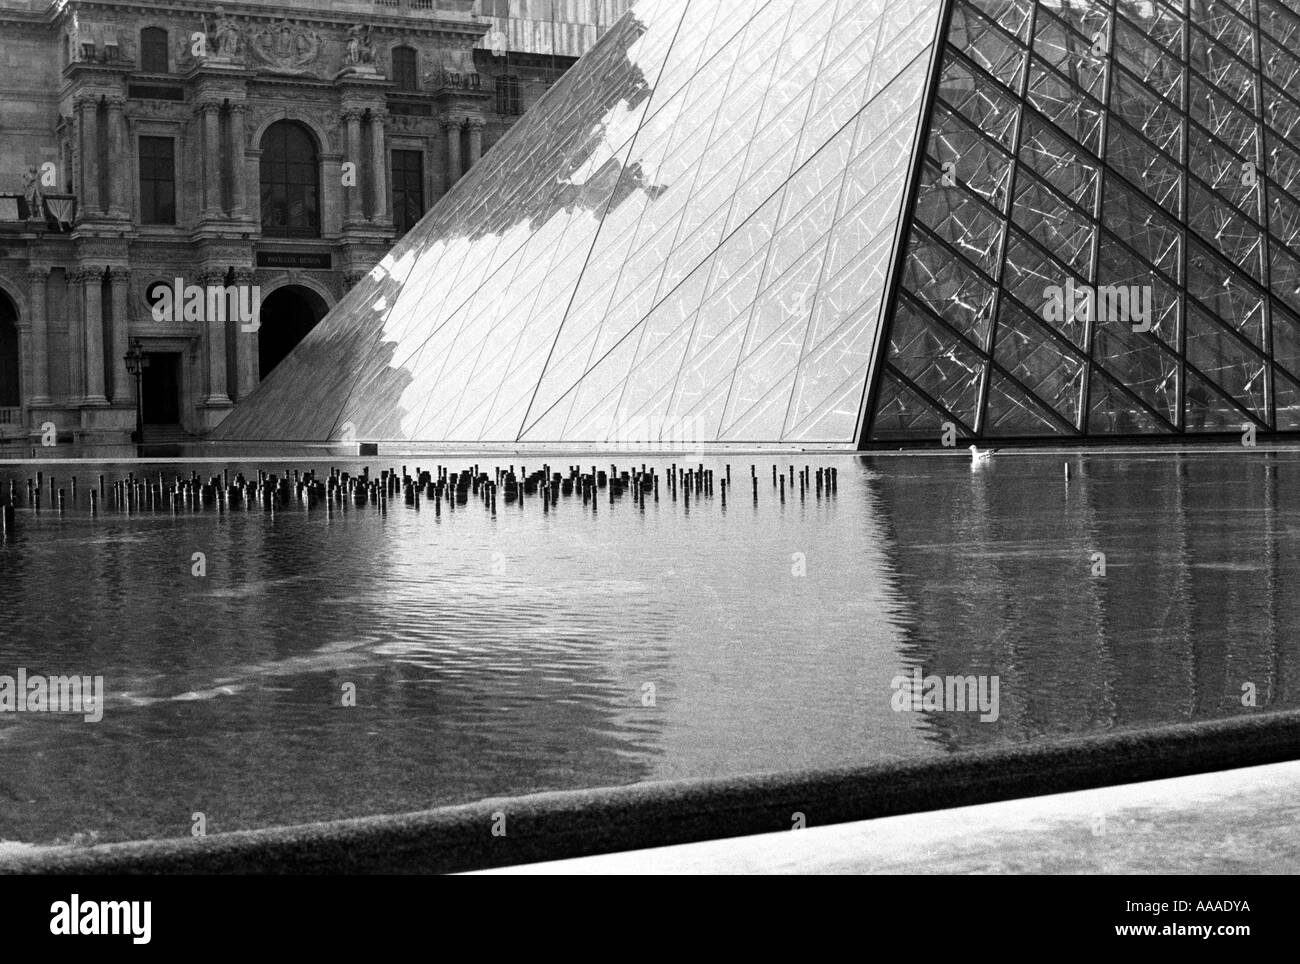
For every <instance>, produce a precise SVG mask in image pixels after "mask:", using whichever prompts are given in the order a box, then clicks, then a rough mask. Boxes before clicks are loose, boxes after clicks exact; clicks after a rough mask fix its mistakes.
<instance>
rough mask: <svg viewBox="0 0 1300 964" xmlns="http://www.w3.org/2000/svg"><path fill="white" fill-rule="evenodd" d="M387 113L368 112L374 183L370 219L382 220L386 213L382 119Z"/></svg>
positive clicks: (385, 161) (386, 171)
mask: <svg viewBox="0 0 1300 964" xmlns="http://www.w3.org/2000/svg"><path fill="white" fill-rule="evenodd" d="M387 116H388V115H387V114H385V113H384V112H382V111H376V110H372V111H371V112H370V152H371V153H370V169H371V172H372V175H373V184H374V191H375V194H374V206H373V207H372V208H371V210H370V219H371V220H372V221H379V222H384V221H388V220H389V215H388V147H387V145H386V143H385V141H384V121H385V120H386V119H387Z"/></svg>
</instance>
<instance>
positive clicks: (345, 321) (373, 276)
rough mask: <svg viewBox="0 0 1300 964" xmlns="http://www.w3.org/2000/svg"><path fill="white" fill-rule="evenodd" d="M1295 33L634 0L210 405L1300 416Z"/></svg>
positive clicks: (263, 427)
mask: <svg viewBox="0 0 1300 964" xmlns="http://www.w3.org/2000/svg"><path fill="white" fill-rule="evenodd" d="M936 38H942V42H940V43H936ZM1297 51H1300V15H1297V14H1296V13H1294V12H1292V11H1290V10H1289V9H1288V8H1287V7H1286V6H1285V5H1284V4H1283V3H1282V2H1281V0H1170V2H1158V0H729V2H726V3H718V2H716V0H642V2H641V3H639V4H638V5H637V6H636V7H634V8H633V10H632V11H630V12H629V14H628V15H627V16H626V17H624V18H623V19H622V20H621V21H620V22H619V23H618V24H617V25H616V26H615V27H613V28H612V29H611V30H610V31H609V33H607V34H606V36H605V37H604V38H603V39H602V40H601V42H600V43H598V44H597V45H596V47H595V48H593V49H592V50H591V51H590V52H589V53H588V54H587V55H586V56H585V57H583V59H582V60H580V61H579V62H578V64H577V65H575V67H574V68H573V69H572V70H571V71H570V72H569V73H568V74H567V75H566V76H565V78H564V79H563V80H562V81H561V82H560V83H559V84H557V85H556V86H555V87H554V88H553V89H552V90H551V91H550V92H549V93H548V94H547V96H546V97H545V98H544V99H543V100H542V101H541V102H540V103H539V104H538V105H537V106H536V107H535V108H534V109H533V110H531V111H530V112H529V113H528V115H526V116H525V117H524V118H523V119H522V120H521V121H520V123H519V124H517V125H516V126H515V128H513V129H512V130H511V132H510V133H509V134H508V135H507V136H506V137H505V138H504V139H503V140H502V141H501V142H500V143H499V144H498V145H496V146H495V147H494V148H493V149H492V150H491V151H490V152H488V154H487V155H486V156H485V157H484V158H483V160H482V161H481V162H480V163H479V164H478V165H477V166H476V167H475V168H474V169H473V170H472V171H471V172H470V173H469V174H468V175H467V176H466V177H465V178H464V179H463V180H462V181H461V182H460V183H459V184H457V186H456V187H455V189H454V190H453V191H452V192H451V193H450V194H449V195H448V196H447V197H445V198H444V199H443V200H442V201H440V202H439V203H438V204H437V205H436V206H435V207H434V208H433V209H432V210H431V211H430V212H429V214H428V215H426V217H425V218H424V219H423V220H422V221H421V222H420V223H419V224H418V225H417V226H416V227H415V228H414V229H413V230H412V231H411V232H410V233H409V234H408V235H407V236H406V238H405V239H404V240H403V241H402V242H401V243H400V244H399V245H398V246H397V247H396V248H394V250H393V251H392V252H391V253H390V254H389V255H388V256H387V257H386V258H385V259H384V261H383V262H382V263H381V264H380V265H379V266H377V267H376V268H375V270H374V271H372V272H371V273H370V275H369V276H368V277H367V278H366V279H365V280H364V281H363V282H362V283H360V284H358V285H357V286H356V287H355V288H354V289H353V290H352V291H351V292H350V293H349V294H348V295H347V297H346V298H345V299H344V300H343V301H342V302H341V303H340V304H339V305H338V306H337V307H336V308H335V309H334V310H333V311H332V312H331V313H330V314H329V315H328V316H327V317H326V318H325V319H324V320H323V321H322V322H321V324H320V325H318V326H317V328H316V329H315V330H314V331H313V332H312V333H311V334H310V335H308V337H307V338H306V339H305V340H304V341H303V343H302V344H301V345H299V347H298V348H297V349H296V350H295V351H294V352H293V353H292V354H291V355H290V356H289V357H288V358H287V359H286V360H285V361H284V362H283V363H282V364H281V365H280V366H279V367H278V368H277V369H276V370H275V371H274V372H273V373H272V374H271V376H270V377H269V378H268V380H267V381H266V382H265V383H264V384H263V385H262V386H261V387H260V388H259V389H258V390H257V391H256V392H255V393H254V394H253V395H252V396H251V397H250V398H249V399H248V400H247V401H246V402H243V403H241V404H240V405H239V406H238V407H237V408H236V409H235V411H234V412H233V413H232V415H231V416H230V418H228V419H227V421H226V422H225V423H224V424H223V425H222V426H221V427H220V429H219V430H218V432H217V437H218V438H225V439H242V440H283V441H298V440H300V441H337V440H340V439H356V440H361V441H365V440H375V441H399V440H400V441H409V442H429V443H440V442H481V443H507V444H533V443H539V444H547V443H565V444H569V445H575V446H593V447H600V446H604V445H611V444H613V445H627V444H650V445H654V444H661V445H666V446H671V445H674V444H681V445H699V444H703V445H709V444H728V443H737V444H754V443H779V444H794V445H812V446H827V447H837V446H842V447H847V448H852V447H857V446H870V445H875V444H889V445H897V444H900V443H904V444H907V443H917V444H926V443H929V444H937V443H938V442H939V440H940V438H941V436H943V435H947V436H949V438H950V439H951V437H952V436H954V435H955V436H956V437H957V438H961V439H985V438H990V439H991V438H1010V437H1014V438H1021V439H1036V438H1057V439H1059V438H1061V437H1074V438H1083V437H1099V438H1115V437H1121V436H1125V437H1127V436H1143V435H1175V434H1182V433H1190V434H1196V433H1212V432H1239V431H1241V430H1242V429H1243V427H1245V426H1254V427H1255V428H1256V429H1257V430H1258V431H1259V432H1261V433H1266V432H1273V431H1276V432H1293V431H1300V254H1298V253H1297V249H1300V143H1298V142H1297V140H1296V139H1297V138H1300V53H1298V52H1297ZM1061 289H1066V290H1069V291H1071V292H1073V291H1075V290H1079V291H1082V290H1085V289H1093V290H1110V291H1115V290H1118V289H1123V290H1125V291H1131V292H1133V294H1134V298H1135V299H1136V298H1138V295H1139V292H1140V293H1142V294H1143V295H1144V296H1145V298H1146V299H1147V302H1146V303H1147V307H1148V311H1147V313H1146V315H1145V316H1144V317H1142V319H1141V320H1140V322H1139V321H1135V320H1134V319H1133V317H1131V316H1124V317H1113V316H1111V315H1108V314H1107V313H1105V312H1103V311H1102V310H1101V308H1102V307H1103V306H1104V305H1105V304H1106V302H1105V301H1104V300H1103V299H1102V298H1100V297H1098V298H1095V299H1093V300H1091V301H1088V302H1085V303H1084V307H1083V309H1082V310H1077V309H1078V306H1077V305H1076V304H1075V303H1074V299H1073V294H1072V295H1071V302H1070V310H1068V311H1060V310H1055V311H1054V310H1051V308H1052V301H1051V298H1049V291H1053V290H1056V291H1059V290H1061ZM1059 304H1060V303H1059V300H1058V301H1057V302H1056V305H1057V307H1058V308H1059ZM1134 304H1135V305H1136V304H1137V301H1135V302H1134ZM1110 306H1111V307H1112V308H1113V307H1115V303H1114V301H1113V300H1112V302H1111V303H1110ZM272 323H273V321H272Z"/></svg>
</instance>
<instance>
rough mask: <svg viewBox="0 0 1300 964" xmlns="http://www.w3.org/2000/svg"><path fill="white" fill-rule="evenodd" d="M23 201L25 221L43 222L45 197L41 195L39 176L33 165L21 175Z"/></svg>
mask: <svg viewBox="0 0 1300 964" xmlns="http://www.w3.org/2000/svg"><path fill="white" fill-rule="evenodd" d="M23 199H24V200H25V201H26V202H27V220H29V221H44V220H45V203H44V202H45V195H44V194H42V193H41V176H40V174H39V173H38V172H37V170H36V167H35V165H33V166H31V167H29V168H27V173H26V174H24V175H23Z"/></svg>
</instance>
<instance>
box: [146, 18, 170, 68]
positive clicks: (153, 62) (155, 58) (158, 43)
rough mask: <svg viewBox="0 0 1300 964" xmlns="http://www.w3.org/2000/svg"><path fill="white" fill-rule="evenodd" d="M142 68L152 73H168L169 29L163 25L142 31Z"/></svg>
mask: <svg viewBox="0 0 1300 964" xmlns="http://www.w3.org/2000/svg"><path fill="white" fill-rule="evenodd" d="M140 69H141V70H143V71H145V72H146V73H150V74H165V73H167V70H168V64H167V31H166V30H164V29H163V28H162V27H145V28H144V29H143V30H141V31H140Z"/></svg>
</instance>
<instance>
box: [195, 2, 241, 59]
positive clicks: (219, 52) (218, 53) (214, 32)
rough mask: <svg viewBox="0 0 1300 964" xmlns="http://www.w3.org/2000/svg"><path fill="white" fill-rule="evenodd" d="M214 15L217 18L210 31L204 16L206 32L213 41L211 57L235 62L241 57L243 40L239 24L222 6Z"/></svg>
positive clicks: (210, 51)
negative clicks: (228, 15) (227, 14)
mask: <svg viewBox="0 0 1300 964" xmlns="http://www.w3.org/2000/svg"><path fill="white" fill-rule="evenodd" d="M213 15H214V17H215V19H214V20H213V23H212V29H211V30H210V31H209V30H208V26H207V18H206V17H204V18H203V30H204V33H206V34H207V35H208V36H209V37H210V38H211V41H212V47H211V48H210V49H209V59H216V60H224V61H228V62H230V63H234V62H235V60H236V58H238V57H239V51H240V47H241V45H242V40H243V38H242V37H241V36H240V31H239V25H238V24H236V23H235V21H234V20H233V19H231V18H230V17H227V16H226V12H225V11H224V10H223V9H222V8H221V7H220V6H218V7H217V9H216V10H214V11H213Z"/></svg>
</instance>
